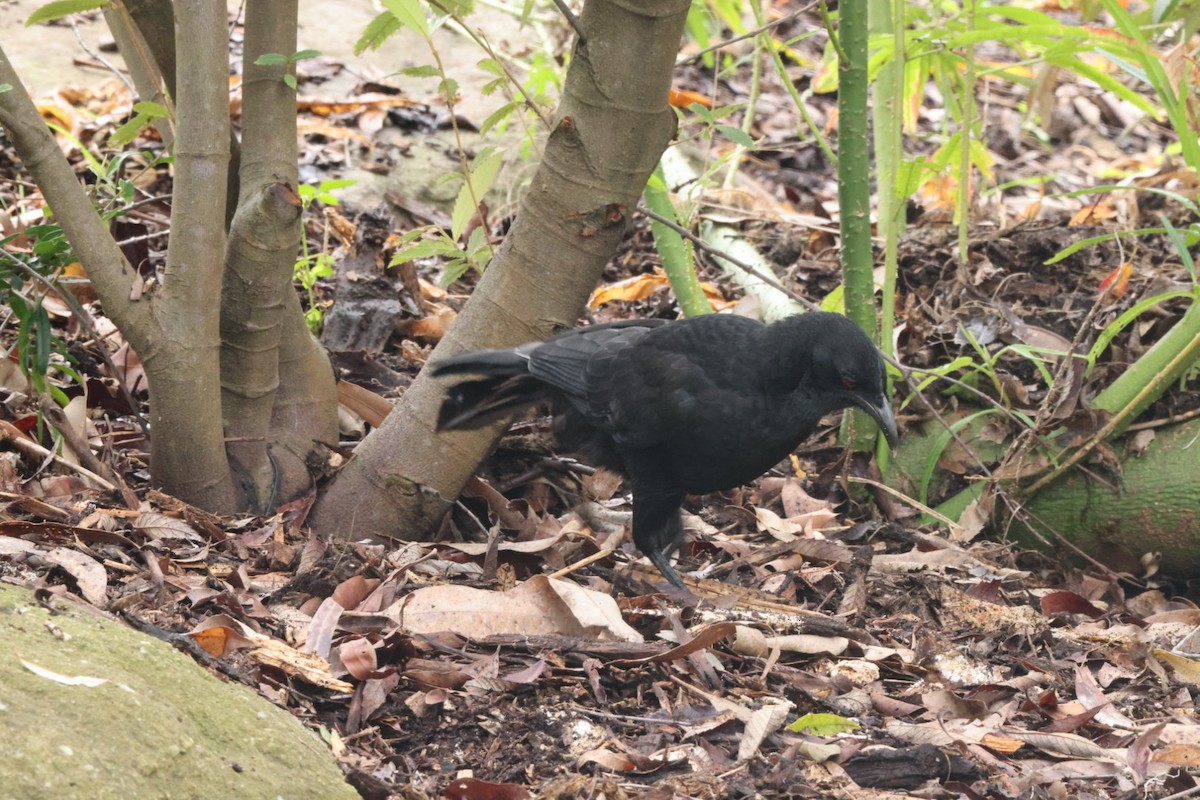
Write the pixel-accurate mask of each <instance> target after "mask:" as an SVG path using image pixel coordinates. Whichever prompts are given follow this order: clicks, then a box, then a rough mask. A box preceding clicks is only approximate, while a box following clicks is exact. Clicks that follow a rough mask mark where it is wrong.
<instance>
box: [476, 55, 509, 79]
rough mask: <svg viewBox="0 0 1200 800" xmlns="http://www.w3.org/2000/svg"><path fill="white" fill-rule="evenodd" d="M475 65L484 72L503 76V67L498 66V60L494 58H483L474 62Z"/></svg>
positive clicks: (498, 76) (499, 76)
mask: <svg viewBox="0 0 1200 800" xmlns="http://www.w3.org/2000/svg"><path fill="white" fill-rule="evenodd" d="M475 66H477V67H479V68H480V69H481V70H483V71H484V72H487V73H490V74H492V75H495V76H496V77H497V78H503V77H504V67H502V66H500V62H499V61H497V60H496V59H494V58H485V59H483V60H481V61H478V62H476V64H475Z"/></svg>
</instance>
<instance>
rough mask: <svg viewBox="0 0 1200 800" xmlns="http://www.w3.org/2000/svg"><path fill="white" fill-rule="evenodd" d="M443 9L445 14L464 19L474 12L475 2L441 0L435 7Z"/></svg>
mask: <svg viewBox="0 0 1200 800" xmlns="http://www.w3.org/2000/svg"><path fill="white" fill-rule="evenodd" d="M438 6H440V7H442V8H445V9H446V11H447V13H449V14H451V15H452V16H456V17H460V18H461V17H465V16H467V15H469V14H470V13H471V12H472V11H474V10H475V0H441V2H439V3H438V4H437V6H435V8H436V7H438Z"/></svg>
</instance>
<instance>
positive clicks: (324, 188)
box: [317, 178, 358, 192]
mask: <svg viewBox="0 0 1200 800" xmlns="http://www.w3.org/2000/svg"><path fill="white" fill-rule="evenodd" d="M356 183H358V181H357V180H356V179H354V178H334V179H332V180H327V181H321V182H320V183H319V184H317V191H320V192H335V191H337V190H338V189H345V188H346V187H347V186H353V185H354V184H356Z"/></svg>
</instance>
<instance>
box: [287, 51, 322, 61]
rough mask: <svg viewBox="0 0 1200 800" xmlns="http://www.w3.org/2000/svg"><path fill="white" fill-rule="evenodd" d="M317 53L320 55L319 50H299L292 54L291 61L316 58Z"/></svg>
mask: <svg viewBox="0 0 1200 800" xmlns="http://www.w3.org/2000/svg"><path fill="white" fill-rule="evenodd" d="M319 55H321V51H320V50H300V51H298V52H297V53H296V54H295V55H294V56H292V61H303V60H304V59H306V58H316V57H317V56H319Z"/></svg>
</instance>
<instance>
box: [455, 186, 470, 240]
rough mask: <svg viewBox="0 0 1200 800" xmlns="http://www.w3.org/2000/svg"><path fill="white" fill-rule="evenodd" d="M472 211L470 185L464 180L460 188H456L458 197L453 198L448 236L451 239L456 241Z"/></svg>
mask: <svg viewBox="0 0 1200 800" xmlns="http://www.w3.org/2000/svg"><path fill="white" fill-rule="evenodd" d="M474 213H475V202H474V200H473V198H472V197H471V187H470V186H468V185H467V183H466V182H464V183H463V185H462V188H461V189H459V190H458V197H455V198H454V211H453V212H451V214H450V237H451V238H452V239H454V240H455V241H458V239H459V237H460V236H462V232H463V231H464V230H466V227H467V222H469V221H470V219H471V215H472V214H474Z"/></svg>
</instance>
